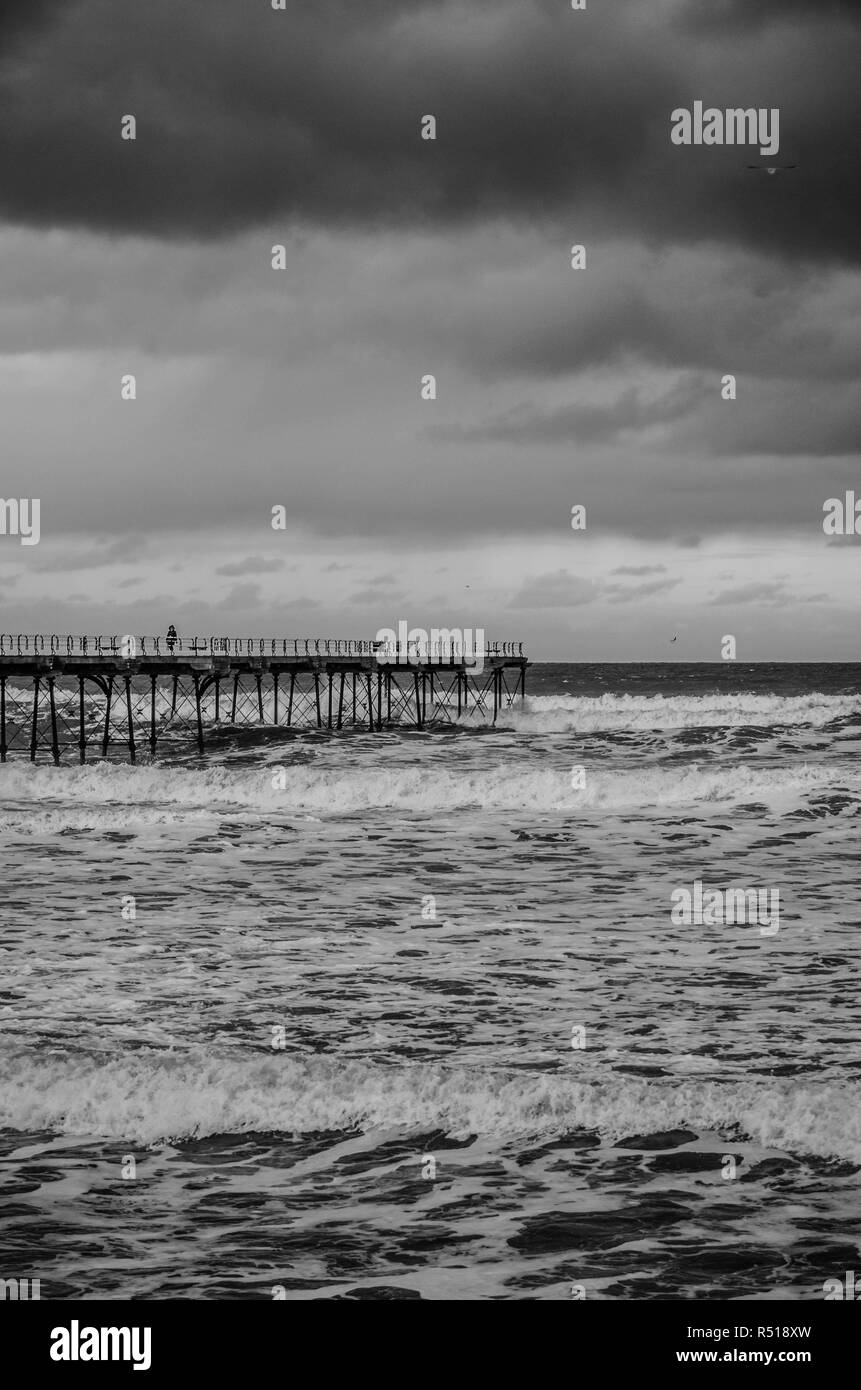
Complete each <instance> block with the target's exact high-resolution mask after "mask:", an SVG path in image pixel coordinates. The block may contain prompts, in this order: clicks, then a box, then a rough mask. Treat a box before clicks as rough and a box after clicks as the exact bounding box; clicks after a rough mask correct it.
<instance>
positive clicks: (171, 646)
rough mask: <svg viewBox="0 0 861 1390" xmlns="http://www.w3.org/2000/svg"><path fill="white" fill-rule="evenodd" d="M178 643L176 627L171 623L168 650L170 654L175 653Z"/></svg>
mask: <svg viewBox="0 0 861 1390" xmlns="http://www.w3.org/2000/svg"><path fill="white" fill-rule="evenodd" d="M176 643H177V636H176V628H175V627H174V625H173V623H171V625H170V627H169V628H168V630H167V649H168V651H169V652H172V651H173V649H174V647H175V646H176Z"/></svg>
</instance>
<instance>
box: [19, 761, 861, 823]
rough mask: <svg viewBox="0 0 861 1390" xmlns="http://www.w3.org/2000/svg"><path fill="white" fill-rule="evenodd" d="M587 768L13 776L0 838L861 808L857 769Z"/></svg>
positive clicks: (85, 771)
mask: <svg viewBox="0 0 861 1390" xmlns="http://www.w3.org/2000/svg"><path fill="white" fill-rule="evenodd" d="M581 756H583V755H581ZM704 761H705V760H704ZM581 765H582V766H583V768H584V770H585V785H584V787H583V788H582V789H576V790H575V789H572V786H571V767H570V766H568V765H566V766H565V767H557V768H543V769H537V768H535V767H524V768H523V769H522V770H521V769H520V768H519V767H518V766H517V765H516V764H514V765H512V764H509V763H505V764H495V765H494V764H493V763H489V765H488V767H487V768H486V769H485V770H482V771H477V770H476V771H469V770H466V769H464V770H463V771H459V770H454V769H451V768H446V767H432V768H430V767H426V766H424V765H413V766H407V767H403V766H402V767H396V766H392V767H385V766H380V765H375V766H374V768H373V769H370V768H367V767H342V768H336V767H333V766H330V765H325V764H324V763H322V762H319V761H318V762H316V763H311V764H308V763H297V764H292V765H291V764H278V763H276V762H274V761H273V762H272V763H270V764H260V765H259V766H258V767H257V768H256V769H255V770H254V771H249V770H248V769H247V768H245V769H242V770H238V769H236V768H230V767H226V766H224V765H223V764H213V765H212V766H211V767H208V768H176V767H168V766H165V765H164V764H151V765H144V766H136V767H132V766H130V765H128V764H121V763H119V764H112V763H94V764H91V765H89V766H84V767H70V768H67V767H63V768H59V769H55V768H52V767H40V766H33V765H31V764H18V765H8V766H7V768H6V769H5V771H4V773H3V777H2V781H0V789H2V792H3V800H4V803H5V804H4V809H3V810H2V811H0V831H7V832H12V833H14V832H28V831H29V832H30V833H45V834H51V833H57V832H58V831H61V830H64V829H70V830H83V829H88V828H93V829H98V828H102V829H114V830H116V829H122V828H128V827H135V826H141V825H150V824H170V823H173V822H175V821H177V820H189V819H201V818H205V817H206V816H207V815H214V816H220V815H224V814H226V813H227V812H229V811H237V810H241V811H247V812H254V811H257V812H260V813H261V814H266V815H273V814H284V815H294V814H297V815H298V814H313V815H315V816H323V817H327V816H332V815H351V814H358V813H360V812H362V811H373V810H396V811H401V812H404V813H417V814H435V813H440V812H448V811H453V810H468V809H473V808H475V809H485V810H490V811H535V812H541V811H547V812H564V813H569V814H571V815H572V816H576V815H577V814H578V813H589V812H594V813H600V812H601V811H603V810H611V811H612V810H616V809H619V810H624V809H625V808H630V807H642V808H645V809H650V808H652V809H655V810H657V811H660V810H661V808H672V807H676V806H693V805H697V804H700V803H705V804H709V803H713V804H715V805H721V804H727V805H728V804H737V803H739V802H745V801H753V800H755V801H756V802H757V803H766V804H772V805H773V806H774V807H775V809H777V810H779V811H783V810H785V809H787V807H796V806H798V805H799V804H800V803H801V802H802V801H803V799H804V798H805V797H806V796H809V795H816V794H818V793H826V792H828V793H830V792H831V791H833V790H834V789H839V790H840V791H841V792H843V793H848V794H849V796H850V797H858V798H859V799H861V766H859V763H858V762H857V761H856V762H854V763H848V762H847V763H835V762H832V763H829V764H827V765H823V764H813V763H803V762H800V763H798V764H795V765H792V766H790V767H780V768H775V767H758V766H751V765H749V764H746V763H740V764H738V765H736V766H730V765H724V766H712V765H706V766H702V765H686V766H678V767H671V768H668V767H645V766H641V767H638V768H633V769H631V770H630V771H604V770H600V764H599V768H598V769H597V770H596V768H594V767H592V766H591V765H590V763H589V760H588V758H586V757H583V761H582V764H581ZM282 778H283V786H282V785H281V780H282ZM276 784H277V785H276Z"/></svg>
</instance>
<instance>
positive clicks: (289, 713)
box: [287, 671, 296, 729]
mask: <svg viewBox="0 0 861 1390" xmlns="http://www.w3.org/2000/svg"><path fill="white" fill-rule="evenodd" d="M295 684H296V672H295V671H291V672H290V701H289V704H288V705H287V728H288V729H289V728H290V725H291V723H292V721H293V687H294V686H295Z"/></svg>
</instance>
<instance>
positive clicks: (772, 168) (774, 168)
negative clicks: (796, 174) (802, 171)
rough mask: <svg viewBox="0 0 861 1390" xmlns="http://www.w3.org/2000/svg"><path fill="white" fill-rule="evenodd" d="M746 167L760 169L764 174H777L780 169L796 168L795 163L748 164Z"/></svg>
mask: <svg viewBox="0 0 861 1390" xmlns="http://www.w3.org/2000/svg"><path fill="white" fill-rule="evenodd" d="M747 167H748V169H760V170H762V171H763V172H764V173H766V174H777V173H779V172H780V171H781V170H782V169H797V168H798V165H797V164H748V166H747Z"/></svg>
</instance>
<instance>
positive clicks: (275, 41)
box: [0, 0, 861, 261]
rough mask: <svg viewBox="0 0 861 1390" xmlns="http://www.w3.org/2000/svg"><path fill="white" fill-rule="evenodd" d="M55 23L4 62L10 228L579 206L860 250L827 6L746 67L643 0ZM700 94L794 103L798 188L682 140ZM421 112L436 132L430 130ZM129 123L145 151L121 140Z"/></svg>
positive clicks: (679, 229)
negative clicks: (129, 116)
mask: <svg viewBox="0 0 861 1390" xmlns="http://www.w3.org/2000/svg"><path fill="white" fill-rule="evenodd" d="M817 2H818V4H820V5H821V0H817ZM733 13H738V11H734V12H733ZM852 13H854V9H853V11H852ZM46 15H48V17H49V18H50V20H51V22H50V23H49V25H48V26H47V27H39V28H35V29H34V30H32V31H31V32H30V33H23V31H19V38H20V40H21V42H20V43H19V44H18V50H23V56H24V61H22V55H21V52H19V51H16V52H14V53H13V54H12V55H11V57H10V56H7V57H6V58H5V60H4V61H3V62H2V64H0V95H2V104H3V108H4V141H3V149H2V152H0V207H2V210H3V211H4V213H5V215H6V217H7V218H8V219H9V220H12V221H19V222H23V223H29V224H36V225H55V226H56V225H62V226H90V227H97V228H101V229H103V230H105V231H112V232H113V231H125V232H132V233H141V232H143V233H146V234H150V235H156V236H168V237H170V236H190V237H198V238H203V239H211V238H218V237H221V236H225V235H231V234H233V233H235V232H236V231H238V230H240V229H241V228H243V227H248V226H252V225H261V224H262V223H264V222H273V221H276V220H278V219H281V220H284V221H287V222H297V223H308V222H314V223H317V224H325V225H345V226H349V225H354V226H355V225H366V226H379V225H381V224H385V223H388V224H389V225H395V224H399V225H413V226H419V225H428V224H432V223H436V224H443V225H454V224H457V223H466V222H472V221H476V220H483V219H487V220H493V219H496V218H503V219H515V220H516V219H523V218H529V219H531V220H535V219H536V218H540V219H542V220H545V221H547V222H550V221H553V220H554V219H555V220H557V221H558V223H559V225H560V226H565V227H566V228H567V227H570V225H571V222H572V219H573V220H575V221H576V222H579V224H580V225H583V226H588V227H589V228H590V229H591V231H592V234H593V236H594V235H598V234H601V233H602V232H606V231H607V230H608V229H611V228H612V229H615V230H616V231H617V232H618V231H620V230H623V229H625V228H628V229H631V230H634V229H636V231H637V232H638V233H642V235H644V236H646V237H649V238H654V239H658V240H663V241H665V242H668V243H677V242H679V241H690V240H706V241H709V242H712V243H714V242H717V241H721V240H723V241H727V242H735V243H738V244H746V245H750V246H759V247H762V248H769V249H771V250H774V251H776V252H778V253H786V254H799V253H803V252H809V253H811V254H813V255H814V256H817V257H819V258H826V257H832V258H837V259H843V260H846V261H857V259H858V256H859V243H858V238H857V235H856V231H857V224H858V212H859V206H858V204H859V192H858V181H857V179H856V178H855V173H854V171H855V167H856V166H857V161H858V155H859V151H861V122H859V120H858V114H859V93H858V86H857V80H856V78H857V67H858V39H857V31H856V30H855V29H854V28H853V27H852V26H848V25H846V24H845V23H843V22H842V19H841V11H839V10H836V9H835V10H834V12H833V18H831V20H830V22H825V21H823V22H819V23H817V24H809V23H806V22H805V16H803V15H799V16H798V18H797V22H796V23H795V24H794V25H790V26H786V25H782V26H781V29H780V34H781V41H780V43H775V44H772V45H770V46H765V47H763V48H762V50H761V51H760V52H759V53H758V54H757V64H756V69H755V70H752V69H751V65H750V60H749V56H748V55H747V54H742V55H741V56H739V54H738V52H737V51H734V50H733V49H732V48H731V47H730V45H728V44H727V42H726V35H725V34H724V33H723V32H718V33H714V32H709V33H708V34H706V35H705V37H704V35H703V33H702V32H701V31H692V30H691V28H690V24H689V23H688V22H686V20H685V18H684V17H680V16H678V15H677V16H676V18H675V19H674V18H673V15H672V13H671V12H670V11H669V10H668V8H667V6H666V5H661V6H659V5H657V4H653V3H650V0H638V3H637V4H627V5H623V6H618V5H617V6H612V7H601V6H596V7H593V9H592V10H591V12H590V13H589V15H588V18H587V17H586V16H581V15H577V14H573V13H572V12H571V10H570V8H569V7H567V6H566V5H564V4H562V3H559V2H558V0H557V3H553V4H546V3H541V4H532V5H524V4H521V3H515V2H514V0H507V3H506V0H497V2H496V3H491V0H472V3H471V6H470V10H469V18H468V22H466V18H465V14H464V12H463V10H462V9H461V8H460V7H459V6H455V5H439V4H435V3H430V0H428V3H425V4H414V5H406V4H400V5H397V6H395V5H392V4H389V3H380V0H377V3H374V2H373V0H365V3H364V4H363V5H362V6H361V7H359V6H355V5H349V6H348V5H346V4H344V3H342V0H317V3H315V4H314V5H313V6H302V5H299V6H293V7H292V8H291V10H290V11H289V14H287V13H285V14H281V13H278V12H273V11H272V9H271V7H270V6H268V5H264V4H262V3H261V4H258V5H254V6H250V5H237V4H235V3H233V0H183V4H182V5H181V6H179V5H177V4H176V2H175V0H149V3H148V4H147V5H145V6H144V5H136V6H135V5H133V6H128V7H124V9H123V11H122V23H119V22H117V9H116V4H115V3H114V0H79V3H78V4H76V5H74V6H71V5H64V6H62V7H59V6H58V7H56V8H52V9H48V10H46ZM578 29H579V32H578ZM168 52H169V53H170V54H171V61H170V63H169V64H168V63H166V62H165V54H166V53H168ZM489 55H492V62H490V61H489ZM70 70H71V71H74V73H75V75H76V81H75V82H74V83H71V82H69V81H68V72H69V71H70ZM823 72H827V74H828V81H827V83H826V84H823V83H822V81H821V74H822V73H823ZM682 75H683V76H682ZM81 90H85V91H86V92H87V93H88V100H87V101H86V102H82V101H81V100H80V99H79V92H80V91H81ZM697 93H703V94H704V95H706V94H711V95H712V96H713V99H714V100H716V101H717V102H718V103H719V104H729V105H733V104H738V103H741V104H743V105H750V104H754V105H757V106H764V105H767V106H780V108H781V111H782V116H783V119H782V131H783V137H782V140H783V143H782V147H781V153H782V154H784V155H785V156H791V158H792V160H793V161H794V162H796V163H798V164H799V166H800V171H799V176H798V177H796V178H794V179H767V178H762V179H759V178H757V177H756V176H751V175H750V174H748V173H746V171H745V169H744V164H745V162H746V161H745V154H746V152H745V151H742V150H736V149H732V148H720V147H716V148H691V149H679V148H676V147H673V146H672V145H671V143H670V140H669V117H670V113H671V111H672V110H673V109H674V108H675V107H676V106H677V105H679V103H680V102H684V101H688V102H690V101H691V100H692V94H694V95H696V94H697ZM428 110H430V111H432V112H433V113H434V114H435V115H436V116H437V118H438V122H439V130H438V139H437V141H436V142H435V143H434V142H424V141H422V140H421V139H420V138H419V119H420V117H421V115H423V114H424V113H425V112H427V111H428ZM125 112H131V113H133V114H135V115H136V116H137V118H138V121H139V128H138V139H137V142H136V143H132V142H123V141H121V140H120V138H119V117H120V115H122V114H123V113H125ZM584 132H588V138H584ZM835 132H839V138H835ZM810 207H815V208H816V210H817V211H816V217H815V218H811V217H810V216H809V215H807V214H806V210H807V209H809V208H810Z"/></svg>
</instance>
